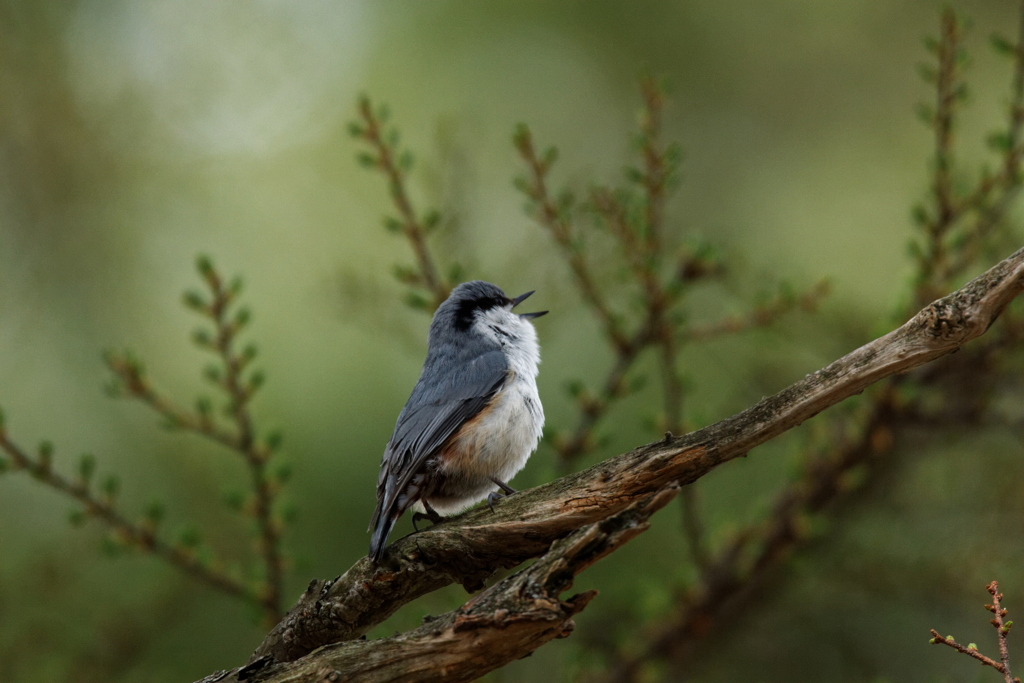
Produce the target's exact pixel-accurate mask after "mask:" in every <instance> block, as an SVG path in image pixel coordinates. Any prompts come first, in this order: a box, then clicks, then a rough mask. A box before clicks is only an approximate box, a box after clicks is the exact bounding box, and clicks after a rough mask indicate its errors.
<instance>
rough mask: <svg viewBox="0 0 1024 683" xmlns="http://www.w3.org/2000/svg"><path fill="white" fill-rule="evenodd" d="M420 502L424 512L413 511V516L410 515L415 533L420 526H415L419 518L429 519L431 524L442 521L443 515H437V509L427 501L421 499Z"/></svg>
mask: <svg viewBox="0 0 1024 683" xmlns="http://www.w3.org/2000/svg"><path fill="white" fill-rule="evenodd" d="M420 502H421V503H423V509H424V510H425V511H426V512H416V513H413V516H412V528H413V529H415V530H416V533H419V531H420V528H419V527H418V526H416V522H418V521H420V520H423V519H426V520H430V523H431V524H437V523H439V522H442V521H444V517H442V516H441V515H439V514H438V513H437V510H435V509H434V508H432V507H430V505H429V504H428V503H427V501H425V500H421V501H420Z"/></svg>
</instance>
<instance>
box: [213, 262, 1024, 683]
mask: <svg viewBox="0 0 1024 683" xmlns="http://www.w3.org/2000/svg"><path fill="white" fill-rule="evenodd" d="M1022 290H1024V249H1021V250H1019V251H1017V252H1015V253H1014V254H1013V255H1012V256H1010V257H1009V258H1007V259H1006V260H1004V261H1002V262H1000V263H999V264H997V265H996V266H994V267H993V268H992V269H990V270H989V271H987V272H986V273H984V274H983V275H981V276H980V277H978V278H976V279H974V280H972V281H971V282H970V283H968V284H967V285H965V286H964V287H963V288H962V289H960V290H957V291H955V292H953V293H952V294H950V295H948V296H946V297H943V298H942V299H939V300H937V301H935V302H933V303H931V304H929V305H928V306H926V307H925V308H924V309H922V310H921V311H920V312H918V313H917V314H916V315H915V316H914V317H912V318H911V319H910V320H909V321H908V322H907V323H905V324H904V325H903V326H901V327H900V328H898V329H896V330H894V331H892V332H890V333H889V334H887V335H885V336H883V337H880V338H878V339H876V340H874V341H872V342H870V343H868V344H865V345H864V346H862V347H860V348H859V349H857V350H855V351H853V352H852V353H850V354H847V355H846V356H844V357H843V358H840V359H839V360H837V361H835V362H834V363H832V364H831V365H829V366H827V367H825V368H823V369H821V370H819V371H817V372H815V373H813V374H810V375H807V376H806V377H804V378H803V379H801V380H800V381H798V382H796V383H795V384H793V385H792V386H790V387H788V388H787V389H784V390H783V391H781V392H779V393H778V394H775V395H774V396H771V397H768V398H765V399H763V400H762V401H760V402H759V403H758V404H757V405H755V406H753V407H751V408H748V409H747V410H745V411H743V412H741V413H739V414H737V415H734V416H733V417H730V418H727V419H725V420H722V421H721V422H718V423H716V424H714V425H711V426H709V427H705V428H704V429H701V430H699V431H696V432H692V433H690V434H688V435H686V436H672V435H671V434H666V436H665V439H664V440H662V441H659V442H655V443H652V444H648V445H646V446H642V447H640V448H637V449H635V450H633V451H631V452H629V453H625V454H623V455H619V456H617V457H614V458H610V459H608V460H606V461H604V462H602V463H599V464H597V465H595V466H593V467H591V468H589V469H587V470H584V471H581V472H577V473H574V474H570V475H568V476H565V477H562V478H561V479H557V480H555V481H553V482H551V483H549V484H546V485H544V486H539V487H537V488H534V489H531V490H529V491H524V492H521V493H517V494H516V495H514V496H511V497H509V498H507V499H505V500H503V501H502V503H501V505H499V506H498V507H497V508H496V509H495V511H494V512H491V511H490V510H488V509H487V508H486V507H483V508H478V509H474V510H470V511H468V512H466V513H464V514H462V515H459V516H457V517H454V518H451V519H449V520H446V521H445V522H443V523H441V524H438V525H437V526H435V527H432V528H430V529H428V530H425V531H423V532H420V533H418V534H414V535H410V536H407V537H405V538H403V539H400V540H399V541H396V542H395V543H394V544H393V545H392V546H391V547H390V548H389V549H388V552H387V554H386V555H385V557H384V560H383V562H382V564H381V565H380V566H374V565H373V564H372V563H370V562H369V560H368V559H367V558H363V559H361V560H359V561H358V562H356V563H355V564H354V565H353V566H352V567H351V568H350V569H349V570H348V571H347V572H346V573H345V574H344V575H342V576H341V577H338V578H337V579H335V580H333V581H314V582H313V583H311V584H310V587H309V588H308V589H307V591H306V592H305V593H304V594H303V596H302V597H301V598H300V599H299V601H298V603H297V604H296V605H295V607H293V608H292V610H291V611H290V612H289V613H288V614H287V615H286V616H285V618H284V619H283V620H282V621H281V622H280V623H279V624H278V625H277V626H276V627H275V628H274V629H273V630H272V631H271V632H270V634H268V636H267V638H266V639H265V640H264V642H263V644H261V645H260V647H259V648H258V649H257V650H256V652H255V653H254V654H253V657H252V659H251V660H250V664H249V665H247V667H243V668H242V669H236V670H233V671H231V672H220V673H218V674H214V676H219V677H217V678H214V677H212V676H211V677H207V679H204V680H207V681H238V680H251V679H255V677H256V676H259V680H262V681H281V680H320V679H316V678H290V677H289V676H290V674H284V673H283V674H282V675H281V676H278V675H277V674H276V673H273V675H270V673H271V672H278V671H293V670H295V669H294V668H288V667H284V668H281V667H280V666H279V665H278V664H277V663H280V662H293V661H295V660H298V659H300V658H303V659H302V662H301V663H296V664H294V665H293V667H299V666H301V667H307V668H308V670H309V671H314V670H315V671H319V672H325V671H326V672H327V673H323V674H322V675H323V677H325V678H326V680H331V679H330V678H329V677H327V676H328V674H330V675H334V674H332V673H331V672H337V673H338V676H339V677H337V678H335V680H346V677H349V676H355V675H359V676H362V675H363V674H364V673H367V671H369V670H371V669H372V668H373V667H376V666H377V664H375V662H378V661H381V659H380V658H387V657H389V656H390V655H389V653H390V652H392V651H394V652H397V650H394V648H396V647H397V645H396V643H397V642H398V641H397V640H396V639H405V638H425V639H426V640H427V641H430V642H433V641H432V640H431V638H433V637H435V636H436V637H437V638H441V637H442V636H443V637H444V638H447V639H448V641H447V644H446V645H444V646H443V647H442V648H441V649H443V650H445V651H455V650H458V651H459V652H466V653H469V652H472V653H474V654H473V655H472V656H470V654H466V655H465V659H463V660H459V661H455V660H451V659H445V660H443V661H442V660H437V664H438V665H441V664H442V663H443V664H444V666H445V670H444V676H445V677H446V680H448V679H449V678H450V679H451V680H470V679H468V678H464V677H461V676H463V675H464V674H463V673H461V672H463V671H474V672H475V673H472V676H479V675H482V674H483V673H484V671H485V670H482V669H481V668H480V667H479V665H478V663H477V659H478V656H479V654H478V653H477V652H476V650H475V649H474V647H473V646H472V642H479V643H483V642H490V641H488V640H487V639H488V638H492V637H493V638H497V639H499V640H500V639H501V638H502V635H501V633H497V634H495V633H493V631H500V630H501V629H502V623H498V622H494V623H491V622H486V623H485V621H486V620H485V621H481V622H478V626H479V627H478V628H474V629H472V630H468V631H457V630H455V628H454V625H453V624H454V622H452V624H449V623H448V622H447V621H446V622H444V624H442V625H440V627H441V632H440V633H441V635H436V634H435V636H431V637H428V636H427V635H426V634H427V633H428V632H429V633H434V631H423V629H425V628H427V627H426V626H425V627H423V629H417V630H416V631H413V632H410V633H408V634H405V635H403V636H398V637H396V638H388V639H382V640H377V641H372V642H368V643H366V642H364V643H357V644H354V643H342V642H341V641H349V640H354V639H356V638H359V637H360V636H361V635H363V634H365V633H366V632H367V631H368V630H369V629H370V628H372V627H373V626H375V625H377V624H379V623H381V622H382V621H384V620H385V619H386V618H387V617H388V616H390V615H391V614H392V613H393V612H394V611H395V610H397V609H398V608H399V607H401V606H402V605H404V604H406V603H408V602H410V601H411V600H414V599H415V598H417V597H419V596H421V595H424V594H426V593H429V592H431V591H433V590H437V589H438V588H441V587H443V586H445V585H448V584H451V583H460V584H462V585H463V586H465V587H466V588H467V590H471V591H473V590H478V589H480V588H482V587H483V582H484V580H485V579H486V578H488V577H489V576H491V575H492V574H493V573H494V572H495V571H496V570H497V569H499V568H502V567H514V566H516V565H518V564H519V563H521V562H523V561H525V560H527V559H530V558H533V557H538V556H541V555H544V559H543V560H541V561H538V562H537V563H535V564H534V565H532V566H531V568H530V569H528V570H526V571H525V572H521V573H519V574H516V575H514V576H513V577H510V578H509V579H506V582H508V581H513V580H526V579H520V578H517V577H524V576H526V575H527V574H529V573H530V572H532V571H533V567H536V566H537V565H539V564H542V563H556V562H558V561H559V559H558V558H559V557H563V559H565V561H566V562H569V563H570V564H571V557H574V556H573V555H572V553H571V552H570V549H571V548H572V547H575V546H573V543H574V542H573V541H571V540H569V541H564V542H562V543H558V544H556V545H555V546H552V543H553V542H555V541H557V540H558V539H562V538H565V537H567V536H569V535H570V534H573V535H572V536H571V538H572V539H577V540H578V539H579V538H580V536H579V535H578V534H580V533H583V534H585V533H596V532H593V531H592V530H591V531H586V530H584V531H579V532H578V533H577V534H574V533H573V532H577V531H578V530H581V529H584V528H586V529H592V528H593V525H595V524H599V523H601V522H602V521H605V520H611V519H618V517H617V516H618V515H620V513H623V512H624V511H626V510H627V509H632V510H636V509H638V508H643V506H644V505H650V504H651V503H649V502H648V501H649V500H650V499H652V498H651V497H652V496H656V495H657V494H658V493H659V492H661V491H663V490H664V489H666V488H667V487H676V486H681V485H685V484H688V483H691V482H693V481H696V480H697V479H699V478H700V477H702V476H703V475H705V474H707V473H708V472H710V471H711V470H712V469H714V468H715V467H717V466H718V465H721V464H722V463H725V462H728V461H729V460H732V459H734V458H737V457H739V456H744V455H746V454H747V453H748V452H749V451H750V450H751V449H752V448H754V447H755V446H757V445H759V444H762V443H764V442H766V441H768V440H770V439H772V438H774V437H776V436H778V435H779V434H782V433H783V432H785V431H787V430H789V429H791V428H793V427H795V426H797V425H799V424H800V423H802V422H803V421H804V420H807V419H809V418H811V417H813V416H814V415H816V414H818V413H819V412H821V411H822V410H824V409H825V408H828V407H829V406H832V405H835V404H836V403H838V402H840V401H842V400H843V399H845V398H847V397H849V396H852V395H854V394H857V393H859V392H861V391H862V390H863V389H864V388H865V387H867V386H869V385H870V384H872V383H874V382H877V381H878V380H880V379H883V378H885V377H889V376H892V375H896V374H899V373H902V372H906V371H908V370H910V369H912V368H915V367H918V366H920V365H923V364H925V363H927V362H929V361H931V360H934V359H936V358H938V357H940V356H943V355H946V354H949V353H953V352H955V351H956V350H958V349H959V348H960V347H961V346H963V345H964V344H966V343H967V342H968V341H970V340H971V339H974V338H976V337H978V336H980V335H982V334H984V332H985V331H986V330H987V329H988V328H989V326H990V325H991V324H992V322H993V321H994V320H995V319H996V318H997V317H998V316H999V314H1000V313H1001V312H1002V311H1003V309H1004V308H1005V307H1006V305H1007V304H1008V303H1009V302H1010V301H1011V300H1012V299H1013V298H1014V297H1015V296H1017V294H1019V293H1020V292H1021V291H1022ZM653 500H660V497H656V498H654V499H653ZM666 502H667V501H666ZM609 547H610V548H611V549H614V547H617V545H614V544H611V545H610V546H609ZM544 566H548V564H545V565H544ZM552 566H553V565H552ZM581 568H582V567H581ZM537 571H541V570H540V569H538V570H537ZM573 573H574V572H573ZM506 582H502V583H500V584H498V586H502V585H505V583H506ZM494 590H495V588H492V589H490V590H489V591H486V592H485V593H484V594H482V595H481V596H478V597H477V598H474V599H473V600H471V601H470V602H469V603H467V604H466V605H465V606H463V607H462V608H461V610H457V611H456V612H453V613H451V614H452V615H454V614H457V613H460V612H461V613H465V610H467V609H470V608H471V607H472V606H473V605H476V604H480V603H479V602H478V601H479V600H481V599H482V598H483V596H484V595H492V591H494ZM552 590H554V589H553V588H552ZM545 595H548V597H549V598H550V596H551V595H552V593H551V592H550V590H549V591H548V592H547V593H545ZM587 599H589V598H587ZM570 603H571V601H570ZM583 604H585V601H584V603H583ZM583 604H579V605H576V604H575V603H571V605H572V606H571V607H565V608H562V609H563V611H564V615H565V619H569V618H571V616H572V614H574V613H575V612H577V611H579V609H582V607H583ZM502 609H510V608H508V607H504V608H502ZM559 614H562V613H559ZM448 618H452V619H457V616H456V617H451V616H450V615H448V616H446V617H445V619H448ZM512 618H513V617H512V616H511V609H510V614H509V615H508V619H512ZM565 619H563V621H562V622H559V623H565ZM552 621H553V622H554V621H556V619H555V618H554V617H553V618H552ZM428 626H430V625H429V624H428ZM437 628H438V627H437V626H435V627H434V629H435V630H436V629H437ZM516 633H518V631H517V632H516ZM414 634H419V635H416V636H414ZM460 634H461V635H460ZM506 635H508V636H509V640H510V641H511V640H512V637H511V634H506ZM551 637H554V636H551ZM403 642H404V641H403ZM417 642H419V641H417ZM424 642H425V641H424ZM503 642H504V641H503ZM515 642H516V643H518V644H517V645H516V646H515V647H516V648H518V650H517V652H518V654H517V656H524V655H526V654H528V653H529V652H532V650H533V649H535V647H538V646H539V645H540V644H542V643H543V642H546V640H544V639H543V638H540V639H533V640H529V639H527V640H516V641H515ZM339 643H340V644H339ZM330 644H334V645H330ZM435 644H436V643H435ZM324 645H330V647H327V648H323V649H321V650H318V651H317V652H315V653H313V654H311V655H310V653H311V652H312V651H313V650H314V649H316V648H319V647H321V646H324ZM350 648H356V649H351V650H350ZM343 651H344V652H356V653H358V654H356V655H355V656H353V657H352V658H350V659H345V661H346V662H348V664H346V667H347V668H340V666H335V665H334V664H333V663H332V664H330V665H328V664H326V662H328V661H330V662H334V661H335V660H328V658H329V657H330V656H332V653H339V652H343ZM306 655H309V656H308V657H307V656H306ZM339 662H340V660H339ZM318 666H319V667H320V668H317V667H318ZM402 666H403V665H401V663H397V664H395V665H394V666H393V667H390V665H389V667H390V668H388V667H385V669H386V670H387V671H389V672H391V673H390V674H389V675H392V677H391V678H367V680H420V679H418V678H410V677H409V676H411V675H412V674H411V673H410V671H409V670H407V669H403V668H402ZM405 666H408V667H414V666H419V664H416V663H415V661H413V660H407V661H406V665H405ZM498 666H500V664H499V665H498ZM325 667H326V668H325ZM396 667H397V668H396ZM385 669H382V671H384V670H385ZM303 670H306V669H303ZM487 670H489V669H487ZM261 671H266V673H267V674H268V675H267V676H264V675H263V674H262V673H260V672H261ZM433 675H434V677H435V679H436V676H437V670H434V672H433ZM361 680H362V679H361Z"/></svg>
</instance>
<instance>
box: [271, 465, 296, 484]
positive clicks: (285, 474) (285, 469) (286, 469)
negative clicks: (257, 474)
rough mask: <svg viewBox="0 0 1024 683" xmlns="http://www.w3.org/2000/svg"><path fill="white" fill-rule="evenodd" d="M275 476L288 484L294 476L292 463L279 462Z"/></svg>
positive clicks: (275, 469) (275, 468)
mask: <svg viewBox="0 0 1024 683" xmlns="http://www.w3.org/2000/svg"><path fill="white" fill-rule="evenodd" d="M273 476H274V478H275V479H277V480H278V481H279V482H280V483H282V484H286V483H288V480H289V479H291V478H292V465H291V463H289V462H279V463H277V466H276V467H274V472H273Z"/></svg>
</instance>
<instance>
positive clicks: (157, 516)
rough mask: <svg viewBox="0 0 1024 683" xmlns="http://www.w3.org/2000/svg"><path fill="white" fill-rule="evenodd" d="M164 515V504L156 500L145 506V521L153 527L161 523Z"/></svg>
mask: <svg viewBox="0 0 1024 683" xmlns="http://www.w3.org/2000/svg"><path fill="white" fill-rule="evenodd" d="M165 513H166V508H165V507H164V504H163V503H161V502H160V501H158V500H154V501H152V502H151V503H150V504H149V505H148V506H146V519H147V520H148V521H149V522H150V523H151V524H153V525H154V526H156V525H157V524H159V523H160V522H162V521H163V519H164V514H165Z"/></svg>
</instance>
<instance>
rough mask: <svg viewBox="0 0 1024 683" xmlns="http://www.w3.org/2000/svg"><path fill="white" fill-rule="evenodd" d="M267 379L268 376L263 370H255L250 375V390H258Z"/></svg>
mask: <svg viewBox="0 0 1024 683" xmlns="http://www.w3.org/2000/svg"><path fill="white" fill-rule="evenodd" d="M266 380H267V377H266V375H265V374H264V373H263V371H262V370H254V371H253V373H252V374H251V375H249V391H256V390H257V389H259V388H260V387H262V386H263V383H264V382H265V381H266Z"/></svg>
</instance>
